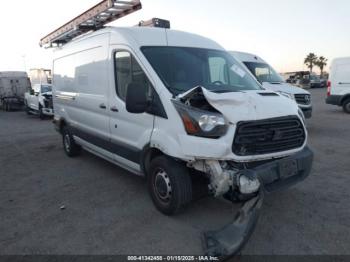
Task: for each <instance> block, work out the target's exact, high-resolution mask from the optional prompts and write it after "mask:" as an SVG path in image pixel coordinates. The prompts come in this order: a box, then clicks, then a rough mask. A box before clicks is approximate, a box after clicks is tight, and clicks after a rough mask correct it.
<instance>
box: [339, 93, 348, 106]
mask: <svg viewBox="0 0 350 262" xmlns="http://www.w3.org/2000/svg"><path fill="white" fill-rule="evenodd" d="M349 99H350V94H346V95H344V96H343V97H342V98H341V100H340V104H341V105H344V102H345V101H347V100H349Z"/></svg>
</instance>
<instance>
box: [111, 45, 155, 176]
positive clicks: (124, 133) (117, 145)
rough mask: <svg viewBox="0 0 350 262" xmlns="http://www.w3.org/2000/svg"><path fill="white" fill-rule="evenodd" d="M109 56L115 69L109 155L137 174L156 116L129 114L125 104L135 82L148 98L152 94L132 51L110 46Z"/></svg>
mask: <svg viewBox="0 0 350 262" xmlns="http://www.w3.org/2000/svg"><path fill="white" fill-rule="evenodd" d="M110 53H111V55H112V61H113V65H114V66H113V73H112V78H113V79H111V81H110V83H111V87H110V95H109V105H110V108H109V113H110V132H111V143H112V151H113V153H114V154H115V160H116V161H117V162H119V163H121V164H124V166H128V167H131V169H132V170H133V171H136V172H138V173H139V172H140V158H141V152H142V150H143V148H144V146H145V145H147V144H148V143H149V141H150V138H151V134H152V131H153V123H154V118H155V116H154V115H152V114H150V113H142V114H133V113H129V112H128V111H127V110H126V104H125V100H126V94H127V88H128V85H129V84H130V83H132V82H133V83H135V82H136V83H138V84H140V85H146V86H147V96H149V97H151V96H152V92H154V91H153V88H152V84H151V82H150V81H149V78H148V77H147V76H146V73H145V70H144V68H143V66H142V64H141V63H140V61H139V60H138V59H137V57H136V56H135V55H134V54H133V53H132V51H131V50H129V49H127V48H126V47H123V48H118V47H117V46H115V47H113V46H112V48H111V52H110Z"/></svg>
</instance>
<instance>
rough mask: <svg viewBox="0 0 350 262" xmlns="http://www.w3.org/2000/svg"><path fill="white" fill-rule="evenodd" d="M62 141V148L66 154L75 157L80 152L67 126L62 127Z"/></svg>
mask: <svg viewBox="0 0 350 262" xmlns="http://www.w3.org/2000/svg"><path fill="white" fill-rule="evenodd" d="M62 143H63V150H64V152H66V154H67V156H69V157H75V156H78V155H79V154H80V152H81V147H80V146H79V145H78V144H76V143H75V141H74V138H73V136H72V134H71V132H70V131H69V128H68V127H67V126H64V127H63V129H62Z"/></svg>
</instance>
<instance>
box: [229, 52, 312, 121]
mask: <svg viewBox="0 0 350 262" xmlns="http://www.w3.org/2000/svg"><path fill="white" fill-rule="evenodd" d="M230 54H232V55H233V56H234V57H235V58H236V59H238V60H239V61H241V62H242V63H243V64H244V65H245V66H246V67H247V69H248V70H249V71H250V72H251V73H252V74H253V75H254V77H255V78H256V79H257V80H258V81H259V82H260V83H261V84H262V85H263V87H264V88H267V89H270V90H273V91H276V92H278V93H280V94H282V95H284V96H286V97H289V98H290V99H292V100H294V101H295V102H296V103H297V104H298V106H299V108H300V109H301V110H302V111H303V113H304V116H305V118H311V116H312V103H311V95H310V93H309V92H308V91H306V90H304V89H302V88H300V87H296V86H293V85H291V84H289V83H286V82H285V81H284V80H283V78H282V77H281V76H280V75H279V74H278V73H277V72H276V71H275V70H274V69H273V68H272V67H271V66H270V65H269V64H268V63H267V62H265V61H264V60H263V59H262V58H260V57H259V56H257V55H254V54H249V53H244V52H237V51H230Z"/></svg>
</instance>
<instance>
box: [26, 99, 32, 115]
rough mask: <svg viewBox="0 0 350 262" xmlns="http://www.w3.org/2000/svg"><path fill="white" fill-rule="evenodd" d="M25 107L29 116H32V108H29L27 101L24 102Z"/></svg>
mask: <svg viewBox="0 0 350 262" xmlns="http://www.w3.org/2000/svg"><path fill="white" fill-rule="evenodd" d="M24 106H25V111H26V113H27V115H31V112H30V110H31V109H30V107H29V106H28V103H27V101H25V102H24Z"/></svg>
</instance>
